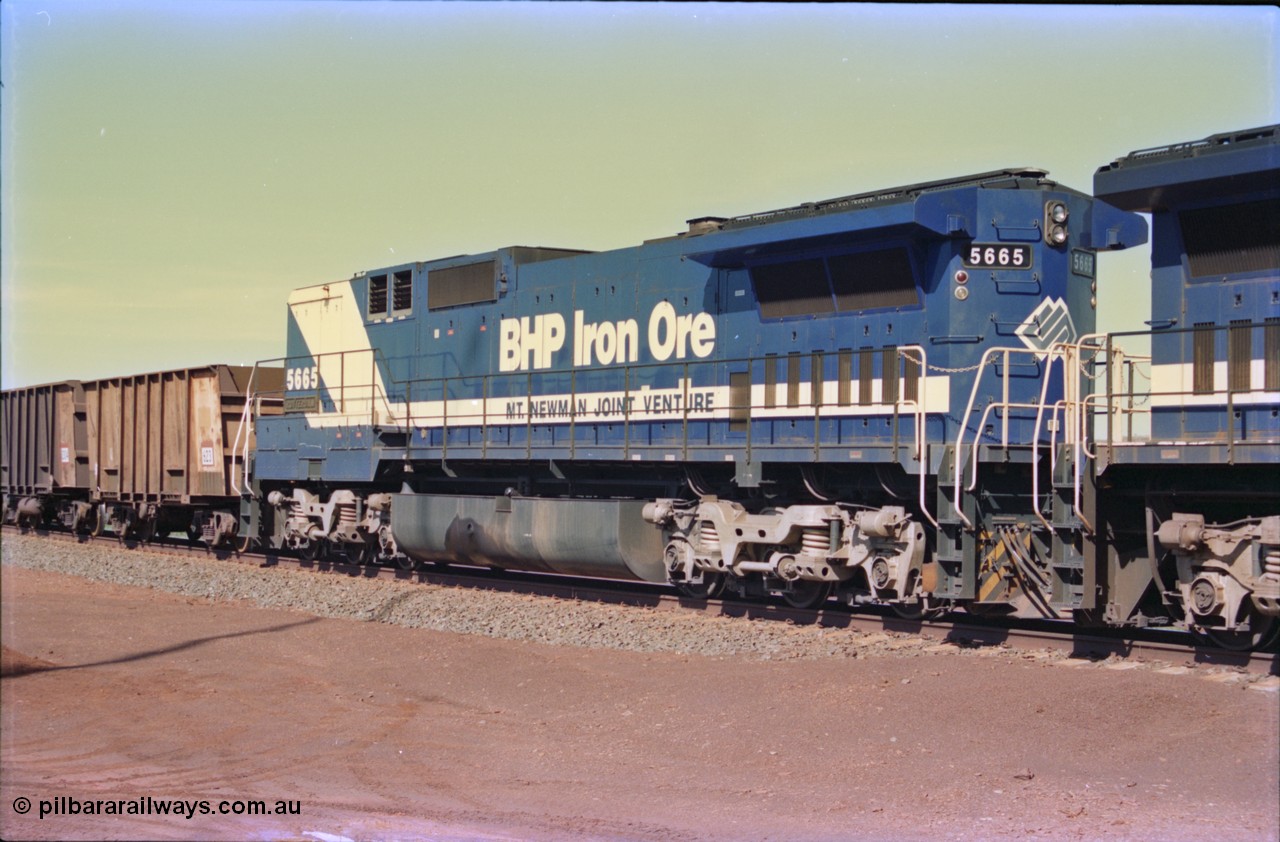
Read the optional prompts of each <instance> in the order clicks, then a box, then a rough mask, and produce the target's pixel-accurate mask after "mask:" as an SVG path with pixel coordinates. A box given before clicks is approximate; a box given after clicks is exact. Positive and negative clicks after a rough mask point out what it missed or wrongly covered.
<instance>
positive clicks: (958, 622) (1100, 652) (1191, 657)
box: [3, 525, 1280, 675]
mask: <svg viewBox="0 0 1280 842" xmlns="http://www.w3.org/2000/svg"><path fill="white" fill-rule="evenodd" d="M3 534H5V535H9V534H33V530H19V529H18V528H16V527H13V526H10V525H5V526H4V532H3ZM34 534H37V535H39V536H40V537H42V538H45V539H48V540H55V541H65V542H71V543H79V544H86V543H91V542H106V543H107V544H108V545H116V546H121V547H122V548H124V549H127V550H128V551H129V552H142V553H156V554H162V555H179V556H182V555H188V556H193V557H200V558H216V559H218V560H222V561H226V562H228V563H235V564H244V565H253V566H256V567H283V568H292V569H297V570H305V571H312V572H317V573H326V574H329V575H339V576H345V577H348V578H361V579H366V580H377V579H383V580H396V581H401V582H419V583H430V584H435V585H441V586H447V587H459V588H476V589H483V590H490V591H501V592H507V593H516V594H525V595H536V596H543V597H553V598H558V599H566V600H580V601H587V602H599V603H607V604H613V605H628V606H640V607H646V608H652V609H657V610H667V611H680V612H691V613H701V614H706V615H712V616H722V617H735V618H747V619H753V620H767V621H773V622H780V623H791V624H796V625H816V626H820V627H825V628H839V629H852V630H856V631H859V632H862V633H866V634H872V633H906V634H912V635H918V636H920V637H924V638H927V639H936V640H938V641H939V642H940V643H943V642H945V643H952V644H956V645H959V646H963V647H974V648H981V647H996V646H1006V647H1010V648H1014V649H1027V650H1051V651H1056V652H1062V653H1066V654H1067V655H1069V656H1070V657H1073V658H1082V659H1089V660H1101V659H1106V658H1122V659H1139V660H1141V659H1145V660H1153V661H1162V662H1168V663H1170V664H1186V663H1194V664H1199V665H1207V666H1219V667H1228V668H1235V669H1240V670H1244V671H1246V672H1249V673H1254V674H1271V675H1280V654H1278V653H1275V652H1236V651H1231V650H1226V649H1221V648H1216V647H1212V646H1208V645H1205V643H1204V641H1202V640H1201V639H1199V638H1197V637H1196V636H1195V635H1192V634H1190V633H1186V632H1177V631H1160V630H1136V631H1135V630H1098V629H1090V630H1087V631H1081V630H1080V629H1079V627H1076V626H1072V625H1070V624H1067V623H1065V622H1064V623H1054V622H1052V621H1027V620H1021V621H1011V620H1001V619H994V618H986V617H974V616H970V615H967V614H964V613H963V612H953V613H951V614H948V615H944V616H942V617H939V618H934V619H918V620H914V619H905V618H902V617H899V616H898V615H896V614H894V613H892V612H889V611H885V610H880V609H872V608H859V609H857V610H854V609H851V608H849V607H847V606H845V605H841V604H839V603H836V602H831V603H829V604H828V605H825V606H823V607H822V608H819V609H799V608H794V607H791V606H787V605H785V604H782V603H780V602H777V603H775V602H765V601H749V600H740V599H706V600H704V599H695V598H690V597H686V596H683V595H680V594H679V593H677V592H675V591H674V590H673V589H672V588H670V587H668V586H666V585H658V584H651V583H646V582H632V581H617V580H601V579H586V578H579V577H572V576H562V575H558V574H542V573H529V572H519V571H504V570H491V569H487V568H474V567H461V566H459V567H454V566H444V565H426V566H420V567H418V568H416V569H412V570H406V569H402V568H398V567H384V566H367V565H360V564H356V563H354V562H350V561H348V560H346V559H318V560H313V561H307V560H303V559H298V558H294V557H292V556H286V555H280V554H277V553H266V552H258V551H254V552H246V553H234V552H230V551H215V550H210V549H208V548H206V547H205V546H203V545H200V544H192V543H188V542H186V541H183V540H174V539H168V540H158V541H154V542H150V543H136V542H125V543H124V544H121V542H119V541H118V540H117V539H116V538H114V537H113V536H100V537H97V538H93V537H89V536H77V535H73V534H70V533H65V532H57V531H45V530H34Z"/></svg>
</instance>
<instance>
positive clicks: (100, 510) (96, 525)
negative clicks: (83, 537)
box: [89, 506, 107, 538]
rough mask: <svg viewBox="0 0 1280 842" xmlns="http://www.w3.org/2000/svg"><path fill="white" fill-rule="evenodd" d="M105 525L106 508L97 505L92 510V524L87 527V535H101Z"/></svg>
mask: <svg viewBox="0 0 1280 842" xmlns="http://www.w3.org/2000/svg"><path fill="white" fill-rule="evenodd" d="M106 526H107V510H106V507H105V506H97V507H95V508H94V510H93V526H92V527H91V528H90V529H89V535H90V536H92V537H94V538H101V537H102V530H103V529H105V528H106Z"/></svg>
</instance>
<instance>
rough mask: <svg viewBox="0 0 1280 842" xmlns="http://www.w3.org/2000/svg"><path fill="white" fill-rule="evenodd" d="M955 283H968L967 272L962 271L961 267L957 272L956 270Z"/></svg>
mask: <svg viewBox="0 0 1280 842" xmlns="http://www.w3.org/2000/svg"><path fill="white" fill-rule="evenodd" d="M956 283H958V284H967V283H969V273H968V272H966V271H964V270H963V269H961V270H960V271H959V272H956Z"/></svg>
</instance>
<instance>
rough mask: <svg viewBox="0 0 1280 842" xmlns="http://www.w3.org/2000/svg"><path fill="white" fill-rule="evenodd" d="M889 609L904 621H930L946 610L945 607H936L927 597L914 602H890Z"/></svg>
mask: <svg viewBox="0 0 1280 842" xmlns="http://www.w3.org/2000/svg"><path fill="white" fill-rule="evenodd" d="M889 607H890V608H891V609H893V613H894V614H897V615H898V616H899V617H901V618H902V619H904V620H932V619H935V618H937V617H941V616H942V615H943V614H944V613H946V610H947V609H946V606H943V605H938V604H937V603H935V602H934V601H933V600H932V599H929V598H928V597H921V598H920V599H918V600H916V601H915V602H892V603H890V604H889Z"/></svg>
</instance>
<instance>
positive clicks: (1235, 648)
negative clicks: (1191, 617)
mask: <svg viewBox="0 0 1280 842" xmlns="http://www.w3.org/2000/svg"><path fill="white" fill-rule="evenodd" d="M1200 635H1201V637H1203V638H1204V639H1205V640H1207V641H1208V642H1209V643H1210V644H1212V645H1213V646H1216V647H1218V648H1219V649H1228V650H1230V651H1232V652H1250V651H1255V650H1265V649H1270V648H1271V647H1273V646H1275V644H1276V642H1277V641H1278V640H1280V619H1278V618H1276V617H1264V616H1263V615H1261V614H1259V613H1258V612H1257V611H1253V612H1251V613H1250V614H1249V631H1225V630H1223V629H1208V628H1207V629H1203V630H1201V632H1200Z"/></svg>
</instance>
